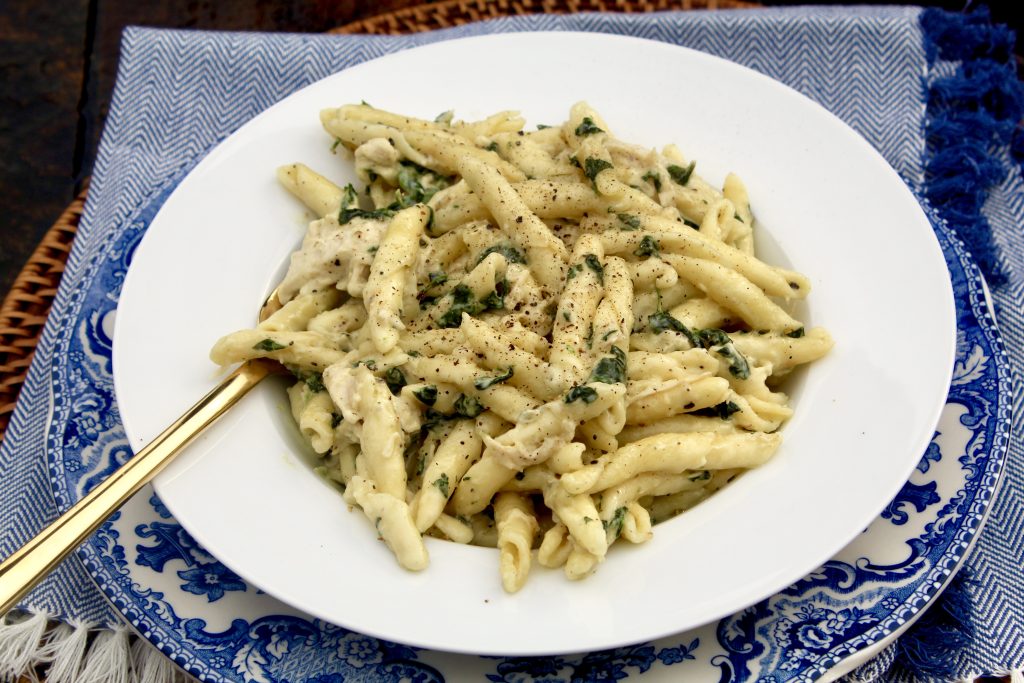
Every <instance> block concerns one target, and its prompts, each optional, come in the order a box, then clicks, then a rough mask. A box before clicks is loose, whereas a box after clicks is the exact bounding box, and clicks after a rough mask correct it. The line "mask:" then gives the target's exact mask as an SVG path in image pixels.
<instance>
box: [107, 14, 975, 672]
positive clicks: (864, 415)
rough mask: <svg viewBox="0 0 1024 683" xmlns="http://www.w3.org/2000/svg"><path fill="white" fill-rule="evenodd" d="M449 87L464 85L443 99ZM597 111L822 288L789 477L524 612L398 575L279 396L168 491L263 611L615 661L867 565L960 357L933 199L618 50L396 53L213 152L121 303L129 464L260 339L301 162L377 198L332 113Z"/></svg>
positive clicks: (744, 73) (786, 460)
mask: <svg viewBox="0 0 1024 683" xmlns="http://www.w3.org/2000/svg"><path fill="white" fill-rule="evenodd" d="M578 55H587V58H586V59H585V60H584V59H579V58H578V57H576V56H578ZM570 56H572V57H570ZM651 64H658V65H659V68H657V69H652V68H650V65H651ZM439 73H448V74H449V75H450V76H449V77H448V78H446V79H444V87H439V86H438V80H437V79H436V78H435V77H434V76H436V74H439ZM664 74H672V78H671V80H670V81H666V79H665V77H664ZM427 75H430V77H427ZM652 93H656V94H657V95H656V96H652ZM724 93H743V96H742V97H733V96H730V97H725V96H719V95H723V94H724ZM716 94H717V95H716ZM582 99H585V100H587V101H588V102H589V103H590V104H591V105H593V106H594V107H595V109H596V110H597V111H599V112H601V114H602V115H603V116H604V117H605V119H606V120H607V121H608V123H609V125H610V126H611V127H612V130H613V131H614V133H615V134H616V135H617V136H618V137H620V138H621V139H624V140H627V141H631V142H637V143H641V144H645V145H650V146H658V147H660V146H661V145H663V144H666V143H669V142H674V143H676V144H678V145H679V147H680V148H681V149H682V150H683V151H684V152H685V153H686V154H687V156H689V157H690V158H694V159H696V160H697V162H698V170H699V172H700V174H701V175H702V176H703V177H704V178H705V179H707V180H709V181H710V182H712V183H718V184H720V183H721V181H722V179H723V178H724V177H725V175H726V173H728V172H730V171H733V172H736V173H737V174H739V175H740V176H741V177H742V178H743V180H744V181H745V183H746V185H747V187H748V189H749V192H750V196H751V203H752V207H753V210H754V213H755V216H756V217H757V219H758V225H759V228H758V249H759V253H760V254H761V256H762V258H764V259H765V260H766V261H768V262H769V263H774V264H778V265H785V266H787V267H791V268H793V269H796V270H799V271H801V272H803V273H805V274H806V275H807V276H808V277H809V278H810V280H811V282H812V285H813V291H812V293H811V295H810V297H809V298H808V300H807V302H806V309H805V310H804V311H801V312H800V315H801V316H802V318H803V319H804V320H805V321H806V322H807V323H808V324H810V325H815V326H818V325H821V326H824V327H826V328H828V330H829V331H830V332H831V334H832V336H833V337H834V339H835V340H836V345H835V348H834V349H833V350H832V352H831V353H830V354H829V355H828V356H827V357H826V358H825V359H824V360H822V361H820V362H818V363H816V364H814V365H813V366H812V367H810V368H809V369H808V370H807V371H806V372H803V373H802V374H801V376H800V377H798V378H796V379H795V380H794V381H793V382H792V384H791V385H790V386H789V387H787V389H788V390H789V391H790V392H791V395H792V399H793V405H794V407H795V410H796V413H795V416H794V417H793V418H792V419H791V420H790V421H789V422H788V423H787V424H786V425H785V426H784V428H783V437H784V439H783V445H782V447H781V448H780V450H779V452H778V454H777V455H776V456H775V457H774V458H773V459H772V460H771V461H769V462H768V463H767V464H766V465H764V466H762V467H760V468H758V469H756V470H753V471H751V472H749V473H747V474H745V475H744V476H742V477H740V478H739V479H738V480H737V481H735V482H734V483H732V484H731V485H729V486H728V487H726V488H725V489H724V490H722V491H720V492H718V493H717V494H715V495H714V496H713V497H711V498H710V499H709V500H707V501H705V502H703V503H701V504H700V505H698V506H697V507H696V508H694V509H693V510H691V511H689V512H687V513H685V514H683V515H681V516H679V517H676V518H675V519H672V520H669V521H667V522H665V523H663V524H660V525H658V526H656V527H655V530H654V538H653V539H652V540H651V541H649V542H648V543H645V544H642V545H637V546H630V547H622V546H623V544H617V545H616V546H615V547H613V549H612V550H611V552H610V553H609V556H608V558H607V560H606V561H605V562H604V563H603V564H602V565H601V566H600V567H599V568H598V570H597V572H596V573H595V574H594V575H593V576H591V577H589V578H587V579H586V580H584V581H580V582H568V581H567V580H566V579H565V577H564V576H563V574H562V572H561V571H558V570H546V569H544V568H541V567H537V566H536V565H535V566H534V569H533V571H532V573H531V576H530V579H529V581H528V582H527V584H526V586H525V588H523V590H521V591H520V592H519V593H517V594H514V595H507V594H505V593H504V592H503V591H502V588H501V583H500V580H499V575H498V568H497V567H498V562H497V558H496V551H494V550H490V549H484V548H478V547H470V546H460V545H456V544H454V543H448V542H445V541H441V540H436V539H428V541H427V548H428V551H429V553H430V566H429V568H427V569H426V570H425V571H422V572H418V573H411V572H407V571H405V570H403V569H401V568H400V567H398V565H397V564H396V562H395V561H394V558H393V556H392V555H391V553H390V551H389V550H388V549H387V548H386V547H385V546H384V544H383V543H381V542H380V541H378V540H377V537H376V534H375V533H374V531H373V528H372V524H371V523H370V522H368V521H367V519H366V518H365V517H364V516H363V515H362V514H361V513H360V512H359V511H358V510H350V509H349V508H348V507H347V506H346V505H345V503H344V502H343V500H342V498H341V496H340V494H339V493H338V492H337V491H336V490H335V489H334V488H332V487H330V486H328V485H327V484H325V483H324V482H323V481H321V480H320V479H319V478H318V476H317V475H316V474H315V473H314V472H313V470H312V467H311V464H310V460H309V457H308V456H307V455H306V451H305V449H304V448H303V447H302V446H301V444H300V442H299V439H298V436H297V434H296V431H295V428H294V427H293V426H292V424H291V418H290V415H289V410H288V404H287V397H286V396H285V393H284V390H283V388H282V387H281V386H280V385H276V384H274V383H267V384H265V385H263V386H261V387H259V388H258V389H257V390H256V391H255V392H254V393H253V394H251V395H250V396H248V397H247V398H246V399H244V400H243V402H242V403H241V404H240V405H239V406H237V407H236V408H235V409H234V410H232V411H231V412H230V413H229V414H228V415H226V416H225V417H224V418H222V420H221V421H220V422H219V423H218V424H216V425H215V426H214V427H212V428H211V429H209V430H208V431H207V432H206V433H205V434H203V435H202V436H201V437H200V438H199V439H198V440H197V441H196V442H195V443H194V444H193V445H192V446H190V447H189V448H188V450H187V451H186V452H185V453H184V454H182V455H181V456H180V457H179V458H178V460H177V461H176V462H174V463H173V464H172V465H171V466H170V467H169V468H168V469H167V470H166V471H165V472H164V473H162V474H161V475H160V476H159V477H158V479H157V480H156V482H155V486H156V489H157V492H158V494H159V495H160V497H161V499H162V500H163V502H164V503H165V504H166V505H167V507H168V508H169V509H170V510H171V512H172V513H173V514H174V516H175V517H176V518H177V519H178V520H179V521H180V522H181V524H182V525H183V526H184V527H185V528H186V529H187V530H188V531H189V532H190V533H191V534H192V535H193V536H194V537H195V538H196V539H197V540H198V541H199V542H200V543H202V544H203V545H204V546H205V547H206V548H207V549H208V550H209V551H210V552H211V553H213V554H214V555H216V556H217V557H218V559H220V560H221V561H222V562H224V563H225V564H226V565H228V566H229V567H230V568H231V569H233V570H234V571H235V572H237V573H238V574H239V575H240V576H242V577H243V578H245V579H246V580H247V581H249V582H250V583H251V584H252V585H254V586H257V587H259V588H260V589H263V590H265V591H266V592H268V593H270V594H272V595H273V596H275V597H277V598H279V599H281V600H282V601H283V602H285V603H287V604H289V605H291V606H293V607H294V608H295V609H297V610H301V611H302V612H306V613H308V614H311V615H313V616H316V617H319V618H322V619H325V620H327V621H330V622H334V623H337V624H340V625H342V626H346V627H348V628H351V629H354V630H357V631H361V632H364V633H368V634H371V635H374V636H378V637H383V638H386V639H389V640H394V641H399V642H404V643H407V644H412V645H418V646H423V647H429V648H435V649H441V650H449V651H457V652H470V653H482V654H504V655H537V654H549V653H564V652H576V651H584V650H593V649H599V648H607V647H613V646H619V645H623V644H627V643H634V642H639V641H642V640H647V639H651V638H655V637H658V636H662V635H666V634H669V633H674V632H678V631H683V630H686V629H689V628H693V627H696V626H698V625H701V624H704V623H707V622H709V621H712V620H714V619H717V618H720V617H722V616H725V615H728V614H731V613H733V612H735V611H737V610H739V609H742V608H744V607H746V606H748V605H751V604H753V603H755V602H756V601H758V600H761V599H763V598H765V597H767V596H769V595H772V594H773V593H775V592H777V591H778V590H780V589H782V588H784V587H785V586H787V585H788V584H790V583H791V582H793V581H795V580H797V579H799V578H800V577H802V576H803V575H805V574H806V573H808V572H810V571H812V570H814V569H815V568H816V567H818V566H819V565H820V564H821V563H822V562H824V561H826V560H827V559H828V558H829V557H831V556H832V555H833V554H834V553H836V552H837V551H838V550H839V549H840V548H842V547H843V546H844V545H845V544H846V543H848V542H849V541H850V540H851V539H852V538H853V537H855V536H856V535H857V534H858V533H859V532H860V531H861V530H862V529H863V528H864V527H865V526H867V525H868V524H869V523H870V522H871V520H872V519H874V518H875V517H876V516H877V515H878V514H879V513H880V512H881V510H882V509H883V508H884V507H885V505H886V504H887V503H888V502H889V500H890V499H891V498H892V497H893V496H894V495H895V494H896V493H897V492H898V490H899V488H900V487H901V486H902V484H903V483H904V482H905V481H906V479H907V477H908V476H909V474H910V472H911V470H912V469H913V468H914V466H915V464H916V463H917V462H918V460H919V458H920V456H921V454H922V453H923V452H924V449H925V447H926V446H927V444H928V442H929V440H930V439H931V437H932V434H933V429H934V426H935V424H936V422H937V419H938V415H939V410H940V408H941V406H942V405H943V403H944V399H945V395H946V389H947V387H948V381H949V377H950V372H951V366H952V359H953V350H954V337H955V325H954V323H955V321H954V313H953V302H952V289H951V286H950V283H949V279H948V275H947V272H946V268H945V264H944V261H943V257H942V254H941V251H940V249H939V246H938V243H937V241H936V239H935V237H934V235H933V233H932V229H931V227H930V225H929V223H928V220H927V218H926V217H925V215H924V214H923V212H922V211H921V208H920V207H919V205H918V203H917V202H916V200H915V198H914V197H913V195H912V194H911V193H910V191H909V190H908V189H907V188H906V186H905V185H904V184H903V182H902V181H901V180H900V178H899V176H898V175H897V174H896V172H895V171H894V170H893V169H892V168H890V167H889V166H888V165H887V164H886V163H885V161H884V160H883V159H882V158H881V157H880V156H879V155H878V154H877V153H876V152H875V151H874V150H873V149H872V148H871V147H870V146H869V145H868V144H867V143H866V142H865V141H864V140H863V139H862V138H860V137H859V136H858V135H857V134H856V133H854V132H853V131H851V130H850V129H849V128H847V127H846V126H845V125H844V124H842V123H841V122H840V121H839V120H838V119H836V118H835V117H833V116H832V115H831V114H829V113H827V112H826V111H825V110H824V109H822V108H821V107H819V106H817V105H816V104H814V103H812V102H811V101H810V100H808V99H806V98H804V97H803V96H801V95H799V94H797V93H795V92H793V91H792V90H789V89H788V88H786V87H784V86H782V85H780V84H778V83H777V82H775V81H772V80H770V79H768V78H766V77H764V76H761V75H758V74H756V73H755V72H753V71H750V70H747V69H745V68H742V67H739V66H737V65H735V64H732V63H729V62H726V61H723V60H720V59H717V58H713V57H710V56H707V55H705V54H702V53H698V52H693V51H689V50H685V49H682V48H677V47H674V46H669V45H665V44H661V43H655V42H650V41H644V40H638V39H631V38H623V37H616V36H608V35H600V34H565V33H559V34H529V33H526V34H507V35H494V36H487V37H482V38H471V39H465V40H457V41H450V42H442V43H436V44H433V45H429V46H426V47H421V48H416V49H412V50H407V51H404V52H400V53H397V54H394V55H391V56H388V57H385V58H382V59H378V60H375V61H372V62H369V63H366V64H363V65H361V66H358V67H355V68H352V69H348V70H346V71H344V72H342V73H339V74H336V75H334V76H332V77H329V78H327V79H325V80H323V81H320V82H318V83H315V84H313V85H311V86H309V87H307V88H305V89H303V90H301V91H299V92H297V93H295V94H294V95H292V96H291V97H289V98H287V99H285V100H284V101H282V102H280V103H278V104H277V105H275V106H273V107H271V108H270V109H269V110H267V111H266V112H264V113H262V114H261V115H259V116H257V117H256V118H255V119H253V120H252V121H251V122H250V123H248V124H247V125H245V126H244V127H242V128H241V129H240V130H239V131H237V132H236V133H235V134H233V135H232V136H231V137H229V138H228V139H227V140H226V141H224V142H223V143H222V144H221V145H219V146H218V147H217V148H216V149H215V150H213V151H212V152H211V153H210V154H209V155H208V156H207V157H206V158H205V159H204V160H203V161H202V162H201V163H200V164H199V165H198V166H197V167H196V168H195V169H194V170H193V171H192V172H191V173H190V174H189V175H188V176H187V177H186V178H185V179H184V180H183V181H182V183H181V184H180V186H179V187H178V188H177V190H176V191H175V192H174V193H173V194H172V195H171V196H170V198H169V199H168V200H167V202H166V204H165V205H164V207H163V208H162V210H161V211H160V213H159V215H158V216H157V217H156V218H155V220H154V221H153V223H152V225H151V227H150V228H149V230H148V232H147V234H146V236H145V238H144V239H143V241H142V243H141V244H140V246H139V247H138V249H137V252H136V254H135V256H134V259H133V262H132V265H131V268H130V271H129V273H128V276H127V279H126V281H125V285H124V289H123V292H122V294H121V299H120V304H119V308H118V312H117V323H116V331H115V343H114V373H115V384H116V391H117V398H118V404H119V407H120V411H121V415H122V418H123V421H124V425H125V428H126V430H127V433H128V436H129V440H130V443H131V445H132V447H133V448H135V449H136V450H137V449H138V448H140V447H141V446H143V445H144V444H145V443H147V442H148V441H149V440H150V439H151V438H153V437H154V436H155V435H156V434H158V433H159V432H160V431H161V430H162V429H163V428H164V427H165V426H166V425H167V424H169V423H170V422H171V421H173V419H174V418H176V417H177V416H178V415H179V414H180V413H182V412H183V411H184V410H185V409H186V408H187V407H188V406H189V405H191V404H192V403H193V402H194V401H195V400H196V399H198V397H200V396H202V395H203V394H204V393H205V392H207V391H208V390H209V389H210V388H211V386H212V385H213V384H214V382H215V381H216V379H217V377H218V372H219V370H218V368H216V367H215V366H213V365H212V364H211V363H210V361H209V360H208V353H209V349H210V347H211V346H212V344H213V343H214V341H216V339H217V338H218V337H220V336H221V335H223V334H226V333H228V332H231V331H233V330H236V329H242V328H246V327H251V326H252V324H253V322H254V318H255V315H256V311H257V309H258V307H259V305H260V303H261V302H262V300H263V298H264V297H265V296H266V294H267V293H268V292H270V291H271V290H272V289H273V287H274V285H275V284H276V282H277V281H278V280H279V279H280V278H281V276H282V275H283V264H285V262H286V260H287V256H288V254H289V253H290V252H291V251H292V250H293V249H294V248H295V247H296V246H297V244H298V243H299V242H300V241H301V238H302V234H303V231H304V229H305V220H306V217H305V216H304V212H303V211H302V209H301V208H300V207H299V205H298V203H297V202H296V201H295V200H294V199H293V198H292V197H290V196H289V195H288V194H287V193H286V191H285V190H283V189H281V188H280V187H279V186H278V185H277V182H276V180H275V175H274V172H275V169H276V168H277V167H278V166H280V165H282V164H286V163H291V162H294V161H301V162H303V163H306V164H308V165H309V166H311V167H313V168H315V169H317V170H319V171H321V172H323V173H325V175H327V176H329V177H331V178H332V179H333V180H335V181H336V182H340V183H342V184H343V183H345V182H350V181H355V174H354V170H353V168H352V167H351V165H350V163H348V162H345V161H343V160H342V159H341V158H340V157H338V156H336V155H333V154H332V153H331V151H330V147H331V144H330V142H331V141H330V139H329V137H328V136H327V134H326V133H325V132H324V131H323V130H322V128H321V127H320V124H319V120H318V112H319V111H320V109H322V108H325V107H332V106H338V105H340V104H343V103H347V102H352V101H359V100H366V101H369V102H371V103H373V104H374V105H376V106H379V107H381V108H384V109H388V110H391V111H397V112H403V113H408V114H412V115H417V116H421V117H425V118H433V116H434V115H436V114H437V113H439V112H442V111H445V110H448V109H454V110H455V112H456V115H457V116H458V117H459V118H464V119H467V120H468V119H473V118H477V117H483V116H486V115H488V114H490V113H493V112H495V111H498V110H501V109H517V110H520V111H522V112H523V114H524V115H525V116H526V118H527V121H528V122H529V123H530V124H531V125H532V124H537V123H554V122H560V121H563V120H564V119H565V118H566V116H567V112H568V110H569V107H570V106H571V105H572V103H573V102H575V101H577V100H582Z"/></svg>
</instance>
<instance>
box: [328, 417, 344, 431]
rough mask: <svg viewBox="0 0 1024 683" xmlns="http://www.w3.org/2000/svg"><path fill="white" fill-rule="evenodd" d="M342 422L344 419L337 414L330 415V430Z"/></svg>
mask: <svg viewBox="0 0 1024 683" xmlns="http://www.w3.org/2000/svg"><path fill="white" fill-rule="evenodd" d="M342 422H344V418H343V417H342V416H341V415H339V414H338V413H331V429H334V428H335V427H337V426H338V425H340V424H341V423H342Z"/></svg>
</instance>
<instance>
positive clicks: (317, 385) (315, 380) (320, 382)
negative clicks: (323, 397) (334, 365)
mask: <svg viewBox="0 0 1024 683" xmlns="http://www.w3.org/2000/svg"><path fill="white" fill-rule="evenodd" d="M304 381H305V382H306V386H307V387H309V390H310V391H312V392H313V393H314V394H318V393H320V392H321V391H324V390H325V389H326V388H327V387H325V386H324V376H323V375H321V374H320V373H319V372H314V373H311V374H309V375H307V376H306V377H305V378H304Z"/></svg>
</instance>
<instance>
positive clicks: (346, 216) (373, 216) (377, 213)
mask: <svg viewBox="0 0 1024 683" xmlns="http://www.w3.org/2000/svg"><path fill="white" fill-rule="evenodd" d="M394 215H395V211H394V209H390V208H387V209H373V210H372V211H369V210H366V209H360V208H359V207H355V208H348V207H345V206H342V208H341V211H340V212H339V213H338V223H340V224H341V225H345V224H346V223H348V222H349V221H351V220H352V219H353V218H366V219H369V220H382V219H385V218H388V219H390V218H391V217H392V216H394Z"/></svg>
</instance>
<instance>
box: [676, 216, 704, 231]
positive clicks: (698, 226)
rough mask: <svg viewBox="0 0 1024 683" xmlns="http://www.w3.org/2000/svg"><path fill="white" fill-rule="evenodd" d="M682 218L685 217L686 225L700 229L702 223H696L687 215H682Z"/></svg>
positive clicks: (684, 223)
mask: <svg viewBox="0 0 1024 683" xmlns="http://www.w3.org/2000/svg"><path fill="white" fill-rule="evenodd" d="M680 218H682V219H683V225H685V226H686V227H688V228H693V229H694V230H700V223H694V222H693V221H691V220H690V219H689V218H686V217H685V216H680Z"/></svg>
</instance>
